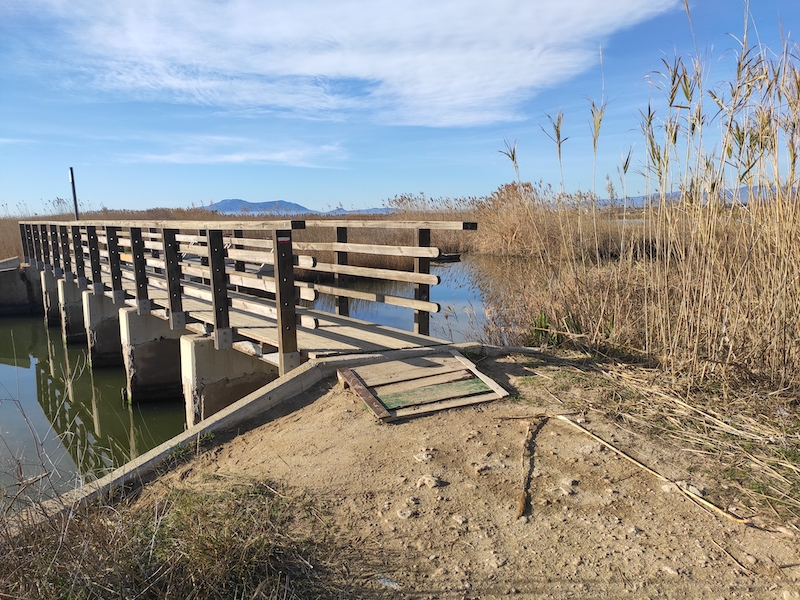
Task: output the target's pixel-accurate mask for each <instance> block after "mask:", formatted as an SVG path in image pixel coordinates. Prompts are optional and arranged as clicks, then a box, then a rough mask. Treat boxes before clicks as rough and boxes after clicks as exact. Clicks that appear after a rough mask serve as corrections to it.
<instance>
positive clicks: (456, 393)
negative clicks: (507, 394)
mask: <svg viewBox="0 0 800 600" xmlns="http://www.w3.org/2000/svg"><path fill="white" fill-rule="evenodd" d="M488 391H492V390H491V389H490V388H489V386H487V385H486V384H485V383H484V382H483V381H481V380H480V379H478V378H477V377H474V378H471V379H465V380H462V381H455V382H452V383H440V384H438V385H430V386H426V387H423V388H415V389H412V390H407V391H404V392H396V393H392V394H381V395H379V396H378V398H379V400H380V401H381V402H382V403H383V405H384V406H385V407H386V408H389V409H391V408H397V407H398V406H411V405H414V404H428V403H430V402H439V401H441V400H452V399H453V398H460V397H462V396H472V395H474V394H480V393H484V392H488Z"/></svg>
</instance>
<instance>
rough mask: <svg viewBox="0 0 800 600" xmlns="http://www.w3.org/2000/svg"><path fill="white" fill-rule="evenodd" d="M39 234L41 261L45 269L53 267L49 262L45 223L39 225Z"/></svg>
mask: <svg viewBox="0 0 800 600" xmlns="http://www.w3.org/2000/svg"><path fill="white" fill-rule="evenodd" d="M39 234H40V235H41V236H42V262H44V268H45V270H46V271H50V270H52V269H53V265H52V264H50V239H49V237H48V235H47V225H39Z"/></svg>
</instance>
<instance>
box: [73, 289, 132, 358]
mask: <svg viewBox="0 0 800 600" xmlns="http://www.w3.org/2000/svg"><path fill="white" fill-rule="evenodd" d="M82 296H83V323H84V325H85V327H86V339H87V342H88V346H89V363H90V364H91V365H92V367H121V366H122V365H123V361H122V342H121V340H120V335H119V309H120V306H121V305H119V304H114V302H112V300H111V298H107V297H106V296H104V295H103V294H102V293H98V294H95V293H94V292H92V291H91V290H84V291H83V292H82Z"/></svg>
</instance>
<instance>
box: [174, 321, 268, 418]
mask: <svg viewBox="0 0 800 600" xmlns="http://www.w3.org/2000/svg"><path fill="white" fill-rule="evenodd" d="M277 377H278V369H277V367H275V366H274V365H270V364H268V363H266V362H264V361H262V360H259V359H257V358H255V357H254V356H249V355H247V354H243V353H241V352H239V351H238V350H234V349H232V348H229V349H226V350H215V349H214V339H213V338H211V337H206V336H200V335H185V336H183V337H181V379H182V380H183V399H184V402H186V425H187V427H193V426H194V425H196V424H197V423H199V422H200V421H202V420H203V419H206V418H208V417H210V416H211V415H213V414H214V413H216V412H219V411H220V410H222V409H223V408H225V407H226V406H229V405H231V404H233V403H234V402H236V401H237V400H239V399H240V398H242V397H244V396H246V395H247V394H249V393H250V392H253V391H255V390H257V389H258V388H260V387H262V386H264V385H266V384H268V383H269V382H270V381H273V380H275V379H277Z"/></svg>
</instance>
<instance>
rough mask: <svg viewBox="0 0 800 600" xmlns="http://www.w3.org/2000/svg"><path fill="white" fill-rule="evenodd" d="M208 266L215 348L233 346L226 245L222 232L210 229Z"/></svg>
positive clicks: (221, 348) (208, 236)
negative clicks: (226, 268) (226, 271)
mask: <svg viewBox="0 0 800 600" xmlns="http://www.w3.org/2000/svg"><path fill="white" fill-rule="evenodd" d="M206 235H207V239H208V266H209V268H210V270H211V304H212V306H213V307H214V348H216V349H217V350H224V349H227V348H230V347H231V346H233V330H232V329H231V321H230V315H229V313H228V275H227V274H226V273H225V244H224V243H223V241H222V230H220V229H209V230H208V231H207V232H206Z"/></svg>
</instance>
